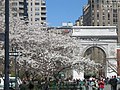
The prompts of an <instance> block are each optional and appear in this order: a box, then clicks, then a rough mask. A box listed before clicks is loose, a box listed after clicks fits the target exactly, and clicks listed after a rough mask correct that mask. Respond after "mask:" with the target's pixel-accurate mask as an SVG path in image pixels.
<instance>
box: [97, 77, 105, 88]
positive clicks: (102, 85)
mask: <svg viewBox="0 0 120 90" xmlns="http://www.w3.org/2000/svg"><path fill="white" fill-rule="evenodd" d="M98 86H99V90H103V89H104V86H105V83H104V80H103V79H100V80H99V81H98Z"/></svg>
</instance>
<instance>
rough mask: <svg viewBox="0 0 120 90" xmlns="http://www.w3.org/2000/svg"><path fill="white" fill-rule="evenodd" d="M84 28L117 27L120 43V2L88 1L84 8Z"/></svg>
mask: <svg viewBox="0 0 120 90" xmlns="http://www.w3.org/2000/svg"><path fill="white" fill-rule="evenodd" d="M83 25H84V26H117V28H118V37H119V38H118V42H120V0H88V4H87V5H86V6H85V7H84V8H83Z"/></svg>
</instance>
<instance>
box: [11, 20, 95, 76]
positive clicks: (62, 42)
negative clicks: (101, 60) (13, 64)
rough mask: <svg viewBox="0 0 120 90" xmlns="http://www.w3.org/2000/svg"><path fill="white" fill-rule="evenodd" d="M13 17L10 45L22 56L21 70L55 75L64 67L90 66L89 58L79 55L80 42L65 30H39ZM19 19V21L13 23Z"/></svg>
mask: <svg viewBox="0 0 120 90" xmlns="http://www.w3.org/2000/svg"><path fill="white" fill-rule="evenodd" d="M18 21H19V20H16V21H15V24H16V25H18V26H16V25H14V24H12V25H13V26H11V28H12V29H11V32H10V47H17V49H18V51H19V52H22V56H20V57H19V60H18V62H19V64H20V65H21V66H23V67H24V71H27V72H30V71H31V74H33V75H35V73H36V74H37V75H41V76H42V77H43V76H55V75H56V74H57V75H58V74H59V73H60V72H61V71H62V70H65V69H66V68H71V69H72V68H74V69H76V70H77V68H78V67H80V66H81V68H80V69H79V70H83V68H82V66H83V64H84V65H89V66H88V67H89V68H90V66H91V67H94V66H95V65H96V64H95V63H93V61H90V60H89V61H87V60H85V58H82V57H81V56H80V55H79V51H80V47H79V46H80V45H79V44H80V43H79V41H78V40H76V39H75V38H71V37H70V35H69V34H61V33H56V32H57V31H55V29H54V30H40V28H35V27H34V26H32V27H30V26H28V25H25V24H24V23H20V22H18ZM17 23H19V24H17Z"/></svg>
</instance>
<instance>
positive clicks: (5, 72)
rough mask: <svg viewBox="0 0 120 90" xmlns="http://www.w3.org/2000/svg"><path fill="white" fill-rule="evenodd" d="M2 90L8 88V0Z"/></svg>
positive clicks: (7, 1)
mask: <svg viewBox="0 0 120 90" xmlns="http://www.w3.org/2000/svg"><path fill="white" fill-rule="evenodd" d="M4 74H5V80H4V90H9V0H5V65H4Z"/></svg>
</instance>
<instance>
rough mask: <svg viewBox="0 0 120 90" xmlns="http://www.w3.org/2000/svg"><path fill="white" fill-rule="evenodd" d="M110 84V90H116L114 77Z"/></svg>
mask: <svg viewBox="0 0 120 90" xmlns="http://www.w3.org/2000/svg"><path fill="white" fill-rule="evenodd" d="M110 84H111V90H117V78H116V76H113V77H112V79H110Z"/></svg>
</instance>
